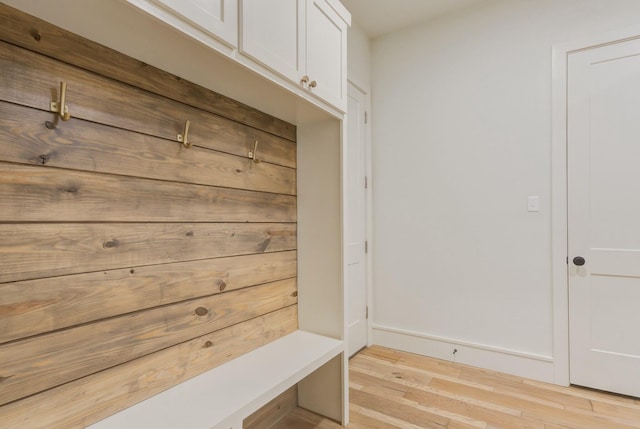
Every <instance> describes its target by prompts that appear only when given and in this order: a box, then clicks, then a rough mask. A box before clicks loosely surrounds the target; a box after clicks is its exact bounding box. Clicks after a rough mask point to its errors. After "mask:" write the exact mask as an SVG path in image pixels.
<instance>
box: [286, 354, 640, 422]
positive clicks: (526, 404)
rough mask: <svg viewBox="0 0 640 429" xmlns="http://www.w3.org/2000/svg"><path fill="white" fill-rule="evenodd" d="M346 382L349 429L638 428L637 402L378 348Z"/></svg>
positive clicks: (356, 363)
mask: <svg viewBox="0 0 640 429" xmlns="http://www.w3.org/2000/svg"><path fill="white" fill-rule="evenodd" d="M349 379H350V390H349V391H350V396H351V398H350V415H351V423H350V424H349V425H348V426H347V427H348V429H365V428H366V429H398V428H400V429H416V428H439V429H445V428H446V429H614V428H615V429H623V428H624V429H631V428H640V406H638V404H639V403H638V399H637V398H630V397H626V396H619V395H615V394H609V393H606V392H600V391H594V390H589V389H585V388H581V387H573V386H572V387H569V388H565V387H561V386H555V385H552V384H547V383H542V382H538V381H534V380H528V379H525V378H521V377H517V376H513V375H508V374H501V373H498V372H495V371H489V370H484V369H479V368H473V367H470V366H467V365H461V364H457V363H454V362H447V361H442V360H438V359H432V358H429V357H425V356H419V355H415V354H411V353H405V352H401V351H397V350H391V349H386V348H383V347H379V346H374V347H370V348H367V349H364V350H362V351H361V352H359V353H358V354H357V355H356V356H354V357H353V358H351V360H350V361H349ZM289 423H290V424H291V421H290V422H289ZM290 427H292V428H294V427H295V428H298V427H300V428H302V427H303V426H290Z"/></svg>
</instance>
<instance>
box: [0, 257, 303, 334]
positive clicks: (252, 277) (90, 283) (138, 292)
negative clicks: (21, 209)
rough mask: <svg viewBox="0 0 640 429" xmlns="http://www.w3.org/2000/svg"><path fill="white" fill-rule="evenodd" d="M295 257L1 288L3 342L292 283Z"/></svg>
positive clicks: (64, 278)
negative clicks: (287, 281)
mask: <svg viewBox="0 0 640 429" xmlns="http://www.w3.org/2000/svg"><path fill="white" fill-rule="evenodd" d="M296 258H297V254H296V252H295V251H290V252H277V253H264V254H258V255H248V256H235V257H230V258H220V259H206V260H202V261H193V262H181V263H180V262H179V263H173V264H162V265H152V266H146V267H136V268H130V269H129V268H127V269H120V270H111V271H99V272H94V273H84V274H76V275H71V276H61V277H52V278H45V279H39V280H29V281H23V282H15V283H4V284H0V297H2V298H1V299H0V302H1V303H2V304H1V305H0V343H4V342H7V341H11V340H15V339H19V338H25V337H29V336H33V335H36V334H41V333H44V332H49V331H54V330H58V329H62V328H67V327H69V326H73V325H79V324H82V323H87V322H92V321H95V320H99V319H104V318H107V317H113V316H117V315H119V314H125V313H131V312H135V311H139V310H144V309H147V308H152V307H156V306H160V305H166V304H171V303H175V302H180V301H184V300H188V299H193V298H198V297H203V296H207V295H213V294H216V293H222V292H230V291H232V290H236V289H241V288H244V287H248V286H254V285H259V284H263V283H268V282H273V281H277V280H283V279H288V278H294V277H295V276H296Z"/></svg>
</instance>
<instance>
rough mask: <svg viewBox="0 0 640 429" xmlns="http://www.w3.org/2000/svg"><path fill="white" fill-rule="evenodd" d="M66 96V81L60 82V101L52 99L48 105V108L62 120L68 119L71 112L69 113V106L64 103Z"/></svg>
mask: <svg viewBox="0 0 640 429" xmlns="http://www.w3.org/2000/svg"><path fill="white" fill-rule="evenodd" d="M66 98H67V83H66V82H60V101H52V102H51V105H50V110H51V111H52V112H54V113H57V114H58V115H60V119H62V120H63V121H68V120H69V119H71V114H70V113H69V106H67V104H66V103H65V101H66Z"/></svg>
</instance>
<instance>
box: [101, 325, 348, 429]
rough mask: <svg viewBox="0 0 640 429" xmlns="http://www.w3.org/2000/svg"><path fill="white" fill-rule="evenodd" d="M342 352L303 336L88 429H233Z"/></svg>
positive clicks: (338, 344) (331, 342)
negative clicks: (230, 424)
mask: <svg viewBox="0 0 640 429" xmlns="http://www.w3.org/2000/svg"><path fill="white" fill-rule="evenodd" d="M342 351H343V344H342V341H339V340H335V339H332V338H328V337H324V336H320V335H316V334H311V333H309V332H304V331H300V330H299V331H296V332H294V333H292V334H289V335H287V336H285V337H282V338H279V339H277V340H275V341H273V342H271V343H269V344H267V345H265V346H262V347H260V348H258V349H256V350H254V351H252V352H249V353H247V354H245V355H243V356H240V357H239V358H237V359H234V360H232V361H230V362H228V363H226V364H224V365H221V366H219V367H217V368H214V369H212V370H210V371H207V372H205V373H204V374H201V375H199V376H197V377H194V378H192V379H191V380H188V381H185V382H184V383H181V384H179V385H177V386H174V387H172V388H170V389H168V390H165V391H164V392H162V393H160V394H158V395H156V396H154V397H152V398H150V399H148V400H146V401H144V402H141V403H139V404H137V405H134V406H132V407H129V408H127V409H126V410H123V411H121V412H119V413H117V414H114V415H113V416H111V417H108V418H106V419H104V420H102V421H100V422H98V423H95V424H93V425H91V426H89V427H90V428H91V429H139V428H154V429H175V428H181V427H184V428H187V427H188V428H190V429H229V426H228V422H242V420H243V419H244V418H245V417H248V416H249V415H251V414H252V413H253V412H254V411H256V410H258V409H259V408H260V407H262V406H263V405H265V404H267V403H268V402H269V401H271V400H272V399H274V398H276V397H277V396H278V395H280V394H281V393H283V392H284V391H285V390H287V389H288V388H289V387H290V386H293V385H294V384H296V383H298V382H299V381H301V380H302V379H304V378H305V377H306V376H308V375H309V374H311V373H312V372H313V371H315V370H316V369H318V368H320V367H322V366H323V365H325V364H326V363H328V362H329V361H331V359H333V358H335V357H336V356H339V355H340V354H341V353H342ZM232 429H242V426H240V425H237V423H236V424H235V425H234V426H232Z"/></svg>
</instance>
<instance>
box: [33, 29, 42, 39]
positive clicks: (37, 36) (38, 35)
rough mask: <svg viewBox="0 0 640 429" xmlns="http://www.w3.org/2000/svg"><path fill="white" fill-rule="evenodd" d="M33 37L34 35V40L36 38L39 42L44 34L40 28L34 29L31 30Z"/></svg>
mask: <svg viewBox="0 0 640 429" xmlns="http://www.w3.org/2000/svg"><path fill="white" fill-rule="evenodd" d="M31 37H33V40H35V41H36V42H39V41H40V40H42V35H41V34H40V32H39V31H38V30H33V31H32V32H31Z"/></svg>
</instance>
